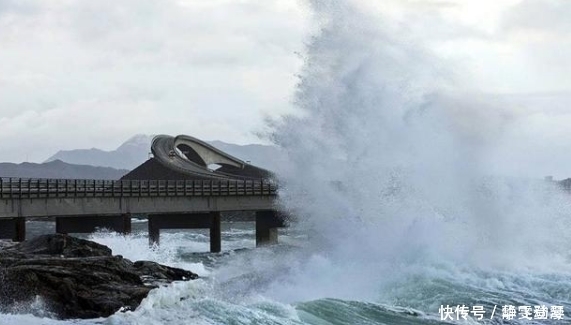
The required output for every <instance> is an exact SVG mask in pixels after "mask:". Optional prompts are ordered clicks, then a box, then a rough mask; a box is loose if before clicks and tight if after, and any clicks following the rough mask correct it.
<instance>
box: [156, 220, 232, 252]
mask: <svg viewBox="0 0 571 325" xmlns="http://www.w3.org/2000/svg"><path fill="white" fill-rule="evenodd" d="M148 218H149V243H150V245H153V244H157V245H158V244H159V236H160V230H161V229H205V228H208V229H210V236H211V238H210V249H211V251H213V252H214V251H216V252H219V251H220V246H221V245H220V214H219V213H218V212H212V213H180V214H155V215H149V217H148Z"/></svg>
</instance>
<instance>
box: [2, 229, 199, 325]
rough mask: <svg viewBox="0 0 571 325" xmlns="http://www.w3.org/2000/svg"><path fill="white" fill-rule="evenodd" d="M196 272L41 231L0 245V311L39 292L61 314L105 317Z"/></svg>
mask: <svg viewBox="0 0 571 325" xmlns="http://www.w3.org/2000/svg"><path fill="white" fill-rule="evenodd" d="M196 278H198V276H197V275H196V274H194V273H192V272H190V271H186V270H182V269H178V268H172V267H168V266H165V265H161V264H158V263H154V262H150V261H138V262H134V263H133V262H131V261H130V260H128V259H125V258H123V257H122V256H113V255H112V252H111V249H109V248H108V247H106V246H104V245H100V244H97V243H94V242H91V241H88V240H83V239H79V238H75V237H71V236H67V235H59V234H58V235H44V236H39V237H36V238H34V239H31V240H28V241H25V242H22V243H20V244H17V245H14V246H10V247H7V248H4V249H1V250H0V284H1V287H0V311H4V312H10V311H11V310H12V309H14V307H15V306H18V305H21V304H22V303H29V302H32V301H34V300H35V299H36V298H37V297H40V298H41V300H42V301H43V302H44V304H45V306H46V307H47V308H48V309H49V311H50V312H51V313H53V315H55V316H56V317H57V318H61V319H69V318H96V317H107V316H110V315H112V314H114V313H115V312H117V311H118V310H120V309H121V310H128V309H135V308H136V307H137V306H138V305H139V304H140V303H141V300H143V299H144V298H145V297H146V296H147V294H148V293H149V291H150V290H152V289H154V288H156V287H157V286H159V285H163V284H165V283H170V282H172V281H187V280H192V279H196Z"/></svg>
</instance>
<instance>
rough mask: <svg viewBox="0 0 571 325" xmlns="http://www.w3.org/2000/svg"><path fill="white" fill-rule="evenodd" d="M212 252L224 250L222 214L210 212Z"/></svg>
mask: <svg viewBox="0 0 571 325" xmlns="http://www.w3.org/2000/svg"><path fill="white" fill-rule="evenodd" d="M210 222H211V224H210V252H211V253H219V252H220V251H221V250H222V231H221V229H220V212H210Z"/></svg>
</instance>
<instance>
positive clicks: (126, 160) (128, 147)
mask: <svg viewBox="0 0 571 325" xmlns="http://www.w3.org/2000/svg"><path fill="white" fill-rule="evenodd" d="M152 139H153V136H151V135H143V134H139V135H136V136H134V137H132V138H130V139H129V140H127V141H126V142H125V143H123V144H122V145H121V146H119V148H117V149H115V150H113V151H105V150H101V149H96V148H92V149H75V150H61V151H58V152H57V153H56V154H55V155H53V156H51V157H50V158H48V159H47V160H46V161H45V162H50V161H55V160H61V161H64V162H67V163H70V164H76V165H90V166H101V167H112V168H116V169H128V170H131V169H133V168H135V167H137V166H139V165H140V164H142V163H143V162H145V161H146V160H147V159H148V158H149V152H150V151H151V140H152Z"/></svg>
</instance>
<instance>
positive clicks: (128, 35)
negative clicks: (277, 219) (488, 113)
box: [0, 0, 571, 176]
mask: <svg viewBox="0 0 571 325" xmlns="http://www.w3.org/2000/svg"><path fill="white" fill-rule="evenodd" d="M348 1H353V2H358V3H359V4H360V5H362V6H364V7H366V8H367V10H370V11H371V12H375V11H376V12H378V13H379V17H382V20H383V24H386V25H387V26H392V28H399V29H401V30H406V31H408V33H410V35H411V39H414V40H417V41H418V42H419V44H422V46H423V47H425V48H426V49H428V50H429V51H431V52H433V53H434V54H436V56H438V57H440V58H441V59H442V62H443V63H442V64H445V65H447V66H450V67H452V69H453V70H454V71H456V72H457V73H459V74H461V75H462V76H464V77H463V78H462V82H463V84H461V85H458V87H459V89H461V90H462V91H468V92H472V93H482V94H483V96H484V95H485V96H491V95H492V94H495V95H501V98H502V100H505V98H508V99H509V101H510V104H509V105H507V106H509V109H506V110H507V111H508V113H506V114H508V115H509V116H510V118H511V121H512V122H511V127H510V129H509V131H508V132H506V134H505V135H504V137H503V138H502V139H499V141H504V142H506V143H507V144H510V145H509V146H508V147H510V148H511V149H510V150H511V151H510V152H508V153H507V154H509V155H511V156H512V157H518V155H520V156H521V161H522V165H521V166H516V167H514V168H516V169H518V168H519V169H521V171H522V172H526V171H528V170H531V171H532V172H533V173H537V174H542V173H546V174H547V173H549V171H552V174H555V175H556V176H565V175H567V176H571V163H568V162H571V110H570V109H569V107H568V104H569V102H570V100H571V95H569V93H570V92H569V91H570V90H571V59H570V58H571V33H569V31H570V30H571V19H569V17H571V1H566V0H523V1H521V0H449V1H446V0H442V1H437V0H416V1H415V0H382V1H381V0H369V1H365V0H348ZM314 18H315V17H313V16H312V15H311V13H310V12H309V9H308V6H307V4H306V3H305V1H301V0H299V1H298V0H264V1H259V0H240V1H238V0H178V1H175V0H99V1H76V0H52V1H40V0H0V161H12V162H22V161H33V162H41V161H43V160H45V159H46V158H48V157H49V156H51V155H52V154H54V153H55V152H56V151H58V150H60V149H77V148H91V147H97V148H101V149H106V150H110V149H114V148H116V147H117V146H118V145H120V144H121V143H122V142H123V141H125V140H126V139H127V138H129V137H131V136H133V135H135V134H138V133H144V134H158V133H167V134H173V135H174V134H181V133H184V134H190V135H193V136H197V137H199V138H203V139H205V140H215V139H217V140H223V141H226V142H233V143H239V144H245V143H253V142H260V141H261V140H259V139H258V138H257V137H256V133H257V132H258V131H261V130H262V129H263V126H264V122H263V121H264V117H266V116H273V117H275V116H278V115H280V114H284V113H288V112H292V111H293V110H294V109H295V108H294V107H293V105H292V101H291V99H292V94H293V91H294V86H295V84H296V73H298V72H299V69H300V66H301V64H302V61H303V60H302V57H303V52H304V43H305V42H308V41H309V36H310V35H311V34H312V33H314V32H315V31H316V26H317V23H316V22H315V21H313V19H314ZM380 19H381V18H380ZM512 102H513V103H516V104H515V105H514V104H513V103H512ZM512 143H513V145H511V144H512ZM563 162H565V163H563ZM538 164H539V165H542V168H537V165H538ZM566 164H567V165H570V166H569V167H566V166H565V165H566Z"/></svg>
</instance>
